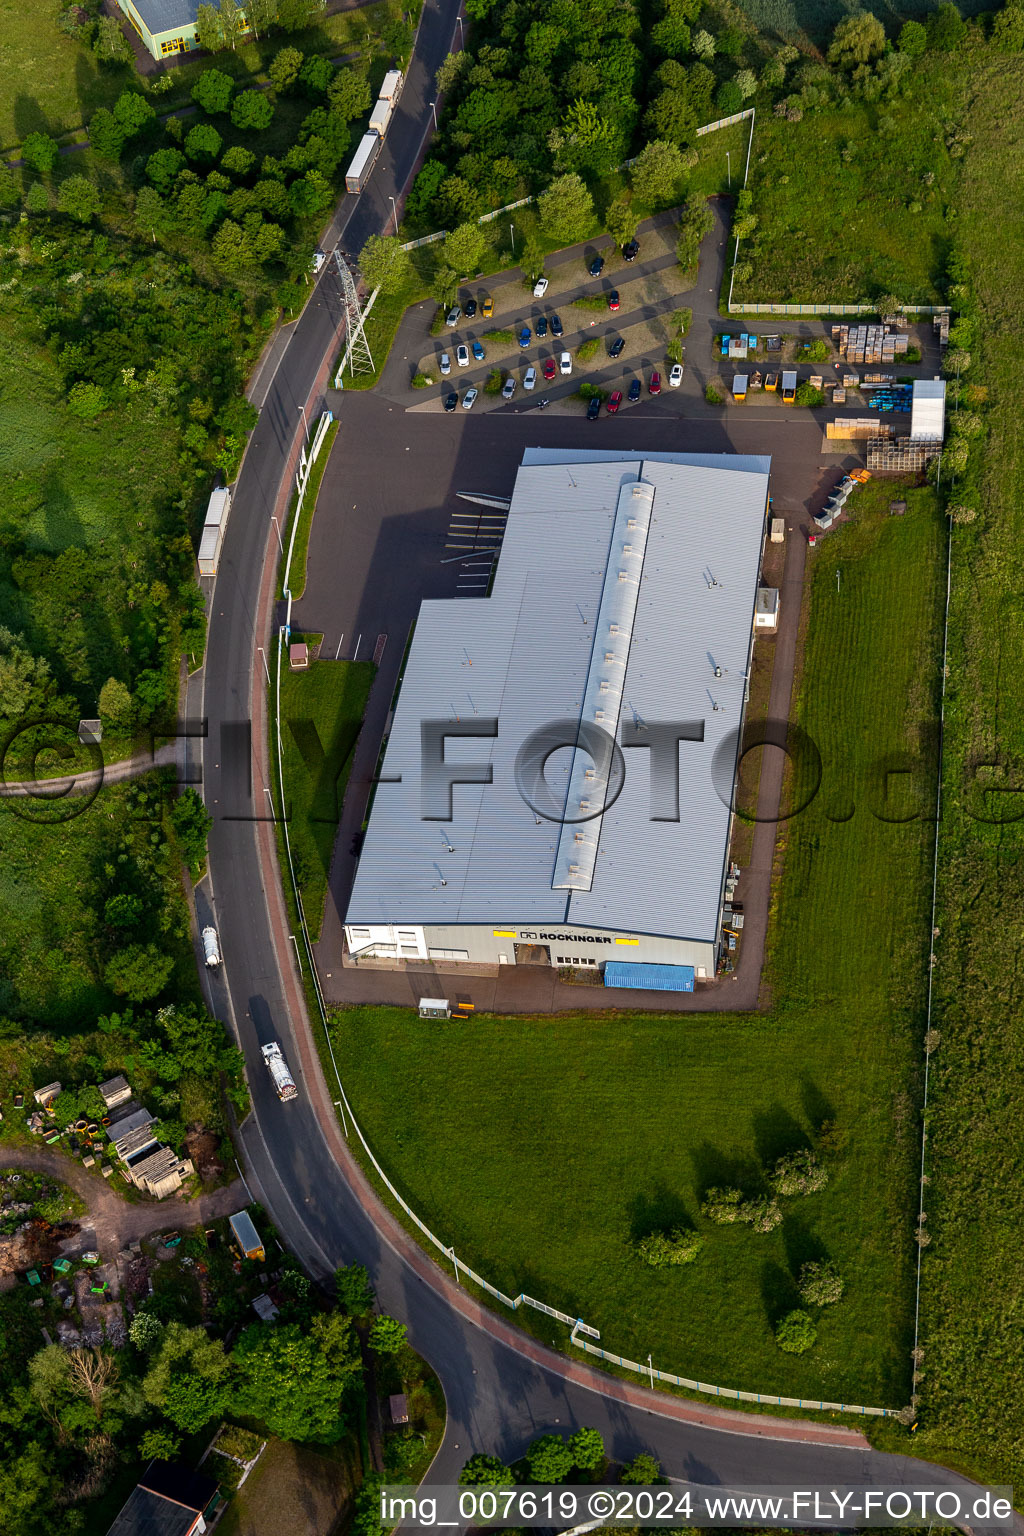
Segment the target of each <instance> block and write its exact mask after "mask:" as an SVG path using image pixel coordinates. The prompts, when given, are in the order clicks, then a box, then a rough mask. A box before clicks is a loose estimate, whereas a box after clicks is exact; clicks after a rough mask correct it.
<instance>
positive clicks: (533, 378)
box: [523, 368, 537, 389]
mask: <svg viewBox="0 0 1024 1536" xmlns="http://www.w3.org/2000/svg"><path fill="white" fill-rule="evenodd" d="M536 382H537V370H536V368H527V370H526V374H525V377H524V378H523V388H524V389H532V388H533V386H534V385H535V384H536Z"/></svg>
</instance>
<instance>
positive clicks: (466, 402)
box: [462, 389, 480, 411]
mask: <svg viewBox="0 0 1024 1536" xmlns="http://www.w3.org/2000/svg"><path fill="white" fill-rule="evenodd" d="M479 393H480V391H479V390H477V389H467V390H466V393H465V395H463V397H462V409H463V410H464V411H471V410H472V409H473V407H474V405H476V397H477V395H478V394H479Z"/></svg>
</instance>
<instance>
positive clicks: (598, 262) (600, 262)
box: [589, 256, 604, 277]
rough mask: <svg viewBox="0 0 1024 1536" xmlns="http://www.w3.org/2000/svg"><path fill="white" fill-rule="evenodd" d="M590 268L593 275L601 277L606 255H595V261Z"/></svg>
mask: <svg viewBox="0 0 1024 1536" xmlns="http://www.w3.org/2000/svg"><path fill="white" fill-rule="evenodd" d="M589 270H590V275H591V277H600V276H601V273H602V271H603V270H604V257H603V256H595V257H594V259H593V261H592V262H591V263H590V269H589Z"/></svg>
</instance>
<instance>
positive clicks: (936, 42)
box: [925, 0, 967, 53]
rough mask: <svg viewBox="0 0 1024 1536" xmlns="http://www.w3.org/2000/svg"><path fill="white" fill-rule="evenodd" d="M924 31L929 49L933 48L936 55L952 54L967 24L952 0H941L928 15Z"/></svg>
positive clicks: (964, 34) (957, 46) (961, 40)
mask: <svg viewBox="0 0 1024 1536" xmlns="http://www.w3.org/2000/svg"><path fill="white" fill-rule="evenodd" d="M925 30H926V32H927V34H928V46H929V48H934V49H935V51H936V52H937V53H953V52H955V50H956V49H957V48H959V46H960V44H961V43H962V42H963V40H964V37H965V36H966V33H967V23H966V22H965V21H964V19H963V17H962V16H961V15H960V12H959V11H958V10H957V8H956V6H955V5H953V4H952V0H942V4H941V5H937V6H936V7H935V10H934V11H932V12H931V13H930V15H929V17H928V20H927V21H926V22H925Z"/></svg>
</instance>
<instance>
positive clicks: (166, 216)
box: [135, 187, 171, 245]
mask: <svg viewBox="0 0 1024 1536" xmlns="http://www.w3.org/2000/svg"><path fill="white" fill-rule="evenodd" d="M170 221H171V220H170V213H169V211H168V208H167V205H166V203H165V202H164V200H163V198H162V197H161V196H160V193H159V192H158V191H157V190H156V188H155V187H140V188H139V190H138V192H137V193H136V194H135V226H136V228H137V229H138V230H139V232H140V233H141V234H144V235H149V236H151V238H152V240H153V244H154V245H155V244H156V237H157V235H158V234H163V233H164V231H165V230H166V229H167V228H168V226H169V224H170Z"/></svg>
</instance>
